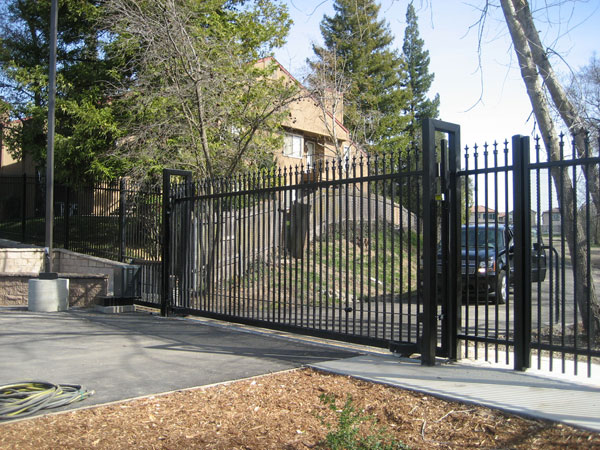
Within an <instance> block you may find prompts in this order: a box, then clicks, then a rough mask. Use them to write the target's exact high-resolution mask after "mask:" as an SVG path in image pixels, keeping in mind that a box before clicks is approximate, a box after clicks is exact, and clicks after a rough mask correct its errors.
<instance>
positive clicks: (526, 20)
mask: <svg viewBox="0 0 600 450" xmlns="http://www.w3.org/2000/svg"><path fill="white" fill-rule="evenodd" d="M486 3H487V2H486ZM500 4H501V6H502V11H503V13H504V18H505V20H506V24H507V27H508V30H509V32H510V36H511V39H512V42H513V45H514V48H515V52H516V54H517V59H518V62H519V67H520V70H521V77H522V78H523V81H524V83H525V86H526V89H527V94H528V96H529V99H530V101H531V106H532V108H533V112H534V115H535V118H536V120H537V123H538V126H539V127H540V131H541V134H542V140H543V142H544V145H545V147H546V151H547V152H548V158H549V160H550V161H560V159H561V153H560V139H559V136H558V132H557V130H556V127H555V126H554V122H553V120H552V114H551V107H550V103H549V100H548V97H547V95H546V92H549V94H550V99H551V101H552V102H553V104H554V106H555V108H556V110H557V111H558V112H559V114H560V117H561V118H562V120H563V122H564V123H565V125H566V126H567V127H568V128H569V131H570V132H571V134H572V135H573V137H574V139H575V147H576V149H577V152H578V153H579V154H580V155H581V156H583V155H584V154H585V138H584V133H583V125H584V122H583V120H582V119H581V117H580V116H579V114H578V112H577V110H576V108H575V107H574V106H573V104H572V103H571V102H570V101H569V99H568V97H567V95H566V93H565V90H564V89H563V87H562V85H561V83H560V82H559V80H558V78H557V77H556V75H555V74H554V71H553V70H552V66H551V64H550V61H549V59H548V54H547V52H546V51H545V48H544V47H543V45H542V43H541V40H540V38H539V35H538V32H537V29H536V28H535V25H534V22H533V18H532V14H531V10H530V9H529V5H528V3H527V1H526V0H500ZM550 171H551V175H552V179H553V181H554V184H555V186H556V191H557V196H558V201H559V204H560V207H561V211H562V214H563V223H564V228H565V234H566V237H567V245H568V247H569V252H570V255H571V261H572V264H573V271H574V274H575V276H576V280H575V298H576V299H577V303H578V306H579V309H580V312H581V316H582V319H583V325H584V327H585V329H586V330H587V331H588V334H589V335H590V336H592V337H593V336H596V333H597V332H598V330H599V329H600V304H599V303H598V298H597V297H596V292H595V288H594V283H593V280H592V279H591V277H590V276H588V273H589V272H588V269H589V268H588V258H587V245H586V235H585V232H584V230H583V228H582V226H581V222H582V221H581V220H579V221H578V220H576V217H575V214H576V208H575V204H574V203H575V192H574V188H573V183H572V181H571V179H570V177H569V174H568V173H567V171H565V170H560V169H559V168H557V167H552V168H551V169H550ZM585 172H586V173H585V175H586V178H587V181H588V183H589V184H590V192H593V194H592V196H593V198H594V203H597V202H599V201H600V199H599V196H600V192H599V189H598V178H597V172H596V171H594V170H589V171H585ZM592 172H593V173H592ZM588 299H589V302H590V304H589V315H588V304H587V302H588Z"/></svg>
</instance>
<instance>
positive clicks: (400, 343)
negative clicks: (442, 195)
mask: <svg viewBox="0 0 600 450" xmlns="http://www.w3.org/2000/svg"><path fill="white" fill-rule="evenodd" d="M422 156H423V152H422V151H421V150H420V149H412V148H411V149H405V150H402V151H399V152H397V153H394V154H389V155H385V156H381V157H371V158H369V157H366V156H360V155H357V156H356V157H352V158H349V159H340V158H337V159H334V158H326V157H324V156H321V158H319V156H318V155H315V160H316V162H315V163H314V164H313V165H312V166H309V167H303V166H299V167H294V168H287V169H283V170H281V169H278V170H275V171H271V172H262V173H256V174H251V175H243V176H239V177H234V178H229V179H214V180H204V181H201V182H197V183H196V182H194V183H192V182H183V183H180V184H177V183H175V181H176V180H175V179H173V182H174V184H173V185H172V186H170V185H166V186H167V187H168V188H169V191H170V193H167V194H166V199H167V200H166V204H165V214H166V216H167V217H168V220H167V222H168V223H169V226H168V230H167V235H166V236H165V239H164V240H165V247H166V248H165V259H164V264H165V270H166V272H165V275H166V276H165V280H168V284H166V285H165V292H164V293H165V300H166V301H165V304H164V312H174V313H184V314H196V315H202V316H206V317H213V318H219V319H224V320H228V321H234V322H240V323H246V324H253V325H259V326H263V327H269V328H275V329H282V330H291V331H294V332H299V333H304V334H310V335H317V336H322V337H329V338H334V339H341V340H345V341H350V342H356V343H365V344H371V345H376V346H382V347H388V346H390V345H392V346H394V348H395V349H397V350H398V351H401V352H403V353H413V352H418V351H420V350H419V349H420V345H421V340H422V333H423V329H424V327H430V328H431V325H430V324H427V323H424V322H423V313H424V312H425V307H424V303H423V299H424V297H423V283H422V278H423V274H424V272H423V267H422V265H421V264H422V261H423V257H424V256H425V257H426V258H427V257H428V258H432V257H433V258H434V260H435V256H432V254H431V253H430V254H429V255H424V249H425V248H426V247H427V239H428V238H427V236H425V234H424V233H426V232H427V224H426V223H424V220H423V217H424V214H427V212H426V209H425V208H424V207H423V205H424V204H426V203H428V201H427V200H426V199H425V198H424V184H426V183H424V177H425V176H427V175H428V173H429V172H426V171H424V170H423V158H422ZM429 160H431V161H433V160H434V159H431V158H429ZM172 175H180V174H178V173H173V174H168V178H169V180H170V179H171V177H172ZM432 194H433V193H432V192H426V193H425V195H432ZM433 245H434V246H435V244H433ZM430 246H431V245H430ZM425 272H426V273H429V271H427V270H426V271H425ZM436 320H437V319H436ZM428 332H430V333H431V332H432V333H434V334H433V336H434V338H433V339H434V345H436V344H437V333H436V331H435V330H430V331H428Z"/></svg>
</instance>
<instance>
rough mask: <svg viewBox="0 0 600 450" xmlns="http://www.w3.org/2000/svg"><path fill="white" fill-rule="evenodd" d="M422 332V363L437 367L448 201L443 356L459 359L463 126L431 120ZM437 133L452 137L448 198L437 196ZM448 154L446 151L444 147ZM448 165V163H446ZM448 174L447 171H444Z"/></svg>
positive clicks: (426, 138) (426, 125) (426, 151)
mask: <svg viewBox="0 0 600 450" xmlns="http://www.w3.org/2000/svg"><path fill="white" fill-rule="evenodd" d="M422 130H423V176H424V179H423V331H422V333H423V334H422V337H421V342H420V343H421V364H423V365H429V366H431V365H434V364H435V356H436V350H437V342H438V324H437V321H438V314H437V281H438V280H437V266H438V261H437V241H438V239H437V237H438V236H437V232H438V209H437V203H436V202H437V201H440V200H442V201H447V202H449V205H447V208H444V210H445V211H447V213H448V214H449V215H450V217H449V219H450V220H449V222H450V223H449V227H448V228H449V229H448V230H447V235H446V236H443V237H442V245H443V246H446V250H445V252H446V253H447V254H448V255H449V260H448V264H447V265H443V269H442V270H444V271H447V276H448V280H449V282H448V286H449V289H450V292H448V293H447V295H448V297H447V301H446V306H445V308H444V310H443V311H444V314H443V316H442V319H443V321H444V322H443V327H442V329H443V331H444V336H442V338H443V344H442V347H443V353H444V356H447V357H450V358H451V359H456V356H457V333H458V323H459V317H460V314H459V313H460V312H459V309H458V308H459V302H458V299H459V298H460V297H459V296H460V292H459V290H460V272H459V271H460V189H458V186H457V177H456V171H457V170H458V166H459V165H460V126H459V125H456V124H452V123H448V122H442V121H440V120H433V119H428V120H426V121H424V122H423V128H422ZM436 131H438V132H442V133H446V134H448V137H449V143H448V144H449V145H448V150H449V154H448V155H447V157H446V155H444V163H446V162H447V163H448V164H447V180H446V181H447V186H445V188H447V192H446V193H445V194H447V195H448V198H446V199H444V198H443V196H438V195H436V193H437V190H438V179H439V176H440V173H439V172H440V171H439V170H438V164H437V153H436V148H435V133H436ZM444 151H445V148H444ZM444 165H445V166H446V164H444ZM444 170H445V171H446V168H445V169H444Z"/></svg>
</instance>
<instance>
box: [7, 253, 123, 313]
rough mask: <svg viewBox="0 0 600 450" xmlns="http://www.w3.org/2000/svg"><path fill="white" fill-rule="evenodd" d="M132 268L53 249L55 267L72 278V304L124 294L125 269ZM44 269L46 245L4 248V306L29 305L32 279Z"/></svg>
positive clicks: (63, 275) (80, 304)
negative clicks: (43, 246) (44, 246)
mask: <svg viewBox="0 0 600 450" xmlns="http://www.w3.org/2000/svg"><path fill="white" fill-rule="evenodd" d="M131 267H132V266H130V265H128V264H124V263H120V262H117V261H111V260H108V259H103V258H97V257H94V256H88V255H82V254H80V253H75V252H71V251H69V250H63V249H54V251H53V270H54V271H56V272H58V273H59V275H60V276H61V277H64V278H68V279H69V280H70V281H69V304H70V306H90V305H92V304H93V303H94V299H95V298H96V297H98V296H106V295H117V296H120V295H121V284H122V282H121V280H122V278H123V276H122V272H123V271H124V269H127V268H131ZM43 270H44V249H43V248H40V247H36V248H0V305H4V306H7V305H8V306H12V305H27V298H28V291H29V279H30V278H37V277H38V274H39V273H40V272H43Z"/></svg>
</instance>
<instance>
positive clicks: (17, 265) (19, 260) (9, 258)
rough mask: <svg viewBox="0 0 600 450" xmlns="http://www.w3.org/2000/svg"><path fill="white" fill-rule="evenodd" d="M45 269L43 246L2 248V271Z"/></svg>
mask: <svg viewBox="0 0 600 450" xmlns="http://www.w3.org/2000/svg"><path fill="white" fill-rule="evenodd" d="M43 269H44V249H42V248H0V273H33V272H35V273H39V272H40V271H43Z"/></svg>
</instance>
